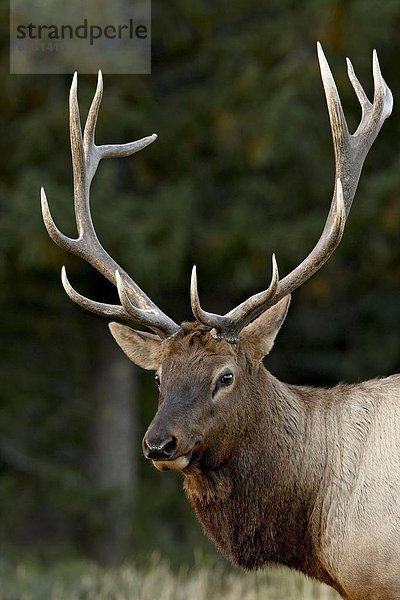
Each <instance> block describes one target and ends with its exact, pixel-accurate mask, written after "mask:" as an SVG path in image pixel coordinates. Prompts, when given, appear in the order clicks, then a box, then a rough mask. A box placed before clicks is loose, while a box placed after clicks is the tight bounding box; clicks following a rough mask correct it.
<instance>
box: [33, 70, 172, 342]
mask: <svg viewBox="0 0 400 600" xmlns="http://www.w3.org/2000/svg"><path fill="white" fill-rule="evenodd" d="M77 91H78V77H77V74H76V73H75V75H74V77H73V80H72V85H71V90H70V96H69V114H70V139H71V154H72V168H73V176H74V206H75V215H76V225H77V229H78V238H77V239H73V238H69V237H67V236H65V235H64V234H63V233H61V231H59V229H58V228H57V227H56V225H55V223H54V221H53V218H52V216H51V214H50V209H49V205H48V202H47V198H46V194H45V191H44V189H43V188H42V190H41V201H42V213H43V219H44V223H45V226H46V229H47V231H48V233H49V235H50V237H51V238H52V239H53V240H54V242H56V244H58V245H59V246H60V247H61V248H63V249H64V250H67V251H68V252H71V253H72V254H75V255H77V256H79V257H81V258H83V259H84V260H86V261H87V262H88V263H90V264H91V265H92V266H94V267H95V268H96V269H97V270H98V271H99V272H100V273H101V274H102V275H104V276H105V277H106V278H107V279H108V280H109V281H111V283H113V284H114V285H116V286H117V287H118V293H119V296H120V301H121V306H119V305H111V304H104V303H101V302H95V301H93V300H89V299H88V298H85V297H84V296H82V295H81V294H79V293H78V292H76V291H75V290H74V289H73V288H72V286H71V285H70V283H69V281H68V278H67V274H66V270H65V267H63V269H62V283H63V286H64V289H65V291H66V293H67V294H68V296H69V297H70V298H71V299H72V300H74V302H76V303H77V304H79V305H80V306H82V307H83V308H86V309H88V310H90V311H92V312H94V313H96V314H98V315H102V316H105V317H108V318H112V319H114V320H117V321H120V322H123V323H128V324H137V323H141V324H142V325H145V326H146V327H149V328H150V329H152V330H153V331H155V332H156V333H157V334H158V335H160V337H162V338H164V337H168V336H170V335H172V334H174V333H176V332H177V331H178V330H179V326H178V325H177V324H176V323H174V321H172V319H170V318H169V317H168V316H167V315H165V314H164V313H163V312H162V311H161V310H160V309H159V308H158V307H157V306H156V305H155V304H154V303H153V302H152V301H151V300H150V298H148V296H146V294H145V293H144V292H143V290H142V289H141V288H140V287H139V286H138V285H137V284H136V283H135V282H134V281H133V280H132V279H131V278H130V277H129V275H128V274H127V273H126V272H125V271H124V270H123V269H122V268H121V267H120V266H119V265H118V264H117V263H116V262H115V260H114V259H113V258H112V257H111V256H110V255H109V254H108V253H107V252H106V251H105V249H104V248H103V246H102V245H101V244H100V242H99V239H98V237H97V235H96V231H95V229H94V226H93V221H92V217H91V213H90V186H91V183H92V180H93V177H94V175H95V173H96V171H97V167H98V165H99V162H100V160H101V159H102V158H117V157H118V158H119V157H124V156H130V155H131V154H134V153H135V152H138V151H139V150H142V149H143V148H145V147H146V146H148V145H149V144H151V143H152V142H154V140H155V139H156V138H157V135H156V134H155V133H153V135H150V136H148V137H145V138H143V139H141V140H138V141H135V142H130V143H128V144H111V145H103V146H96V144H95V139H94V137H95V129H96V123H97V117H98V114H99V108H100V103H101V99H102V96H103V78H102V74H101V71H99V74H98V80H97V88H96V93H95V95H94V98H93V101H92V104H91V106H90V109H89V113H88V117H87V120H86V125H85V130H84V134H83V137H82V130H81V120H80V113H79V104H78V93H77Z"/></svg>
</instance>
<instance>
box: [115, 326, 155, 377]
mask: <svg viewBox="0 0 400 600" xmlns="http://www.w3.org/2000/svg"><path fill="white" fill-rule="evenodd" d="M109 328H110V331H111V334H112V336H113V338H114V339H115V341H116V342H117V344H118V345H119V346H120V347H121V348H122V350H123V351H124V352H125V354H126V355H127V357H128V358H129V359H130V360H131V361H132V362H134V363H135V365H138V366H139V367H142V368H143V369H149V370H151V371H157V369H158V367H159V366H160V364H161V340H160V338H159V337H158V336H157V335H155V334H153V333H147V332H146V331H137V330H136V329H131V328H130V327H128V326H127V325H121V324H120V323H110V324H109Z"/></svg>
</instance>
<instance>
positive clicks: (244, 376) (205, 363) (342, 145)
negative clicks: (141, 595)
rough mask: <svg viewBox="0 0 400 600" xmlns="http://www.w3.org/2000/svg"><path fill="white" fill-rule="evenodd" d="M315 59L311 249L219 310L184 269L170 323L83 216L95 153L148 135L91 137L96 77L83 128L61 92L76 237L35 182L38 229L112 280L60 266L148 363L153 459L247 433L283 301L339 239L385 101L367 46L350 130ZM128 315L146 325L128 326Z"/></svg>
mask: <svg viewBox="0 0 400 600" xmlns="http://www.w3.org/2000/svg"><path fill="white" fill-rule="evenodd" d="M318 59H319V65H320V70H321V76H322V82H323V85H324V89H325V95H326V99H327V105H328V111H329V117H330V123H331V129H332V135H333V144H334V151H335V169H336V173H335V186H334V192H333V198H332V202H331V206H330V211H329V214H328V217H327V220H326V223H325V226H324V229H323V232H322V234H321V237H320V239H319V240H318V242H317V244H316V245H315V247H314V249H313V250H312V251H311V252H310V254H309V255H308V256H307V257H306V258H305V259H304V260H303V261H302V262H301V263H300V264H299V265H298V266H297V267H296V268H295V269H294V270H293V271H292V272H291V273H289V274H288V275H286V276H285V277H284V278H283V279H280V278H279V274H278V267H277V263H276V260H275V257H274V256H273V258H272V278H271V283H270V285H269V286H268V288H267V289H266V290H265V291H262V292H259V293H257V294H254V295H253V296H251V297H250V298H248V299H247V300H245V301H244V302H243V303H242V304H240V305H239V306H237V307H236V308H234V309H232V310H231V311H230V312H228V313H227V314H226V315H217V314H213V313H210V312H206V311H205V310H203V308H202V307H201V305H200V301H199V295H198V291H197V275H196V269H195V268H194V269H193V272H192V279H191V305H192V311H193V314H194V316H195V319H196V321H195V322H194V323H183V324H182V325H180V326H179V325H177V324H176V323H175V322H174V321H172V320H171V319H170V318H169V317H168V316H167V315H165V314H164V313H163V312H162V311H161V310H160V309H159V308H158V307H157V306H156V305H155V304H154V303H153V302H152V301H151V300H150V299H149V298H148V297H147V296H146V294H145V293H144V292H143V291H142V290H141V289H140V287H139V286H138V285H137V284H136V283H135V282H134V281H133V280H132V279H131V278H130V277H129V275H128V274H127V273H126V272H125V271H123V270H122V269H121V267H119V266H118V265H117V263H116V262H115V261H114V260H113V259H112V258H111V256H109V254H107V252H106V251H105V250H104V248H103V247H102V246H101V244H100V242H99V240H98V238H97V235H96V233H95V230H94V226H93V223H92V219H91V214H90V207H89V191H90V185H91V182H92V179H93V176H94V174H95V172H96V169H97V166H98V164H99V162H100V160H101V159H102V158H112V157H122V156H128V155H130V154H132V153H134V152H137V151H138V150H141V149H142V148H144V147H145V146H147V145H148V144H150V143H151V142H153V141H154V140H155V139H156V137H157V136H156V135H155V134H153V135H152V136H149V137H147V138H143V139H142V140H139V141H137V142H132V143H129V144H121V145H106V146H96V145H95V142H94V133H95V125H96V121H97V116H98V112H99V107H100V101H101V97H102V91H103V85H102V77H101V73H99V77H98V84H97V90H96V93H95V96H94V99H93V102H92V105H91V107H90V110H89V114H88V118H87V121H86V126H85V130H84V134H83V136H82V132H81V125H80V115H79V107H78V100H77V76H76V74H75V76H74V78H73V82H72V86H71V92H70V136H71V152H72V164H73V174H74V204H75V213H76V222H77V228H78V234H79V235H78V238H77V239H71V238H68V237H66V236H65V235H63V234H62V233H61V232H60V231H59V230H58V229H57V228H56V226H55V224H54V221H53V220H52V217H51V215H50V211H49V207H48V204H47V200H46V195H45V193H44V190H43V189H42V211H43V218H44V222H45V225H46V228H47V231H48V233H49V235H50V236H51V238H52V239H53V240H54V241H55V242H56V243H57V244H58V245H59V246H61V247H62V248H64V249H66V250H68V251H69V252H72V253H73V254H76V255H78V256H80V257H81V258H84V259H85V260H86V261H88V262H89V263H90V264H91V265H93V266H94V267H95V268H96V269H97V270H98V271H100V272H101V273H102V274H103V275H104V276H105V277H107V279H109V280H110V281H111V282H112V283H114V284H115V285H116V286H117V289H118V294H119V299H120V303H121V304H120V305H110V304H104V303H100V302H95V301H93V300H89V299H88V298H85V297H84V296H82V295H81V294H79V293H78V292H76V291H75V290H74V289H73V288H72V286H71V285H70V283H69V281H68V279H67V275H66V271H65V268H64V267H63V269H62V283H63V286H64V289H65V291H66V292H67V294H68V295H69V296H70V298H71V299H72V300H74V301H75V302H76V303H77V304H79V305H80V306H82V307H84V308H86V309H88V310H90V311H92V312H94V313H96V314H98V315H102V316H105V317H107V318H109V319H112V320H113V322H112V323H111V324H110V329H111V332H112V334H113V336H114V338H115V339H116V341H117V342H118V344H119V345H120V346H121V348H122V349H123V351H124V352H125V353H126V354H127V356H128V357H129V358H130V359H131V360H132V361H133V362H134V363H136V364H138V365H140V366H141V367H143V368H145V369H150V370H154V371H155V372H156V375H155V379H156V383H157V385H158V386H159V390H160V396H159V408H158V411H157V414H156V416H155V417H154V419H153V421H152V423H151V424H150V427H149V428H148V430H147V433H146V435H145V437H144V440H143V450H144V453H145V455H146V457H147V458H149V459H151V460H153V461H154V464H155V465H156V466H157V467H158V468H160V469H168V468H170V469H175V470H183V469H189V468H190V467H191V465H196V464H197V465H201V464H206V465H208V466H210V467H211V468H212V467H217V466H218V465H220V464H222V463H223V462H224V461H225V460H227V459H228V458H229V456H230V455H231V454H232V453H234V452H235V449H236V446H237V445H238V444H239V443H240V442H241V440H243V438H244V437H245V435H246V423H247V422H248V421H249V419H248V417H249V414H252V415H253V416H252V419H251V420H252V422H253V423H254V418H256V416H255V415H256V410H257V397H258V394H259V390H260V388H263V389H264V393H265V388H266V386H268V377H269V374H268V372H267V371H266V369H265V368H264V367H263V365H262V359H263V357H264V356H265V355H266V354H268V352H269V351H270V350H271V348H272V346H273V343H274V340H275V336H276V334H277V332H278V331H279V329H280V327H281V325H282V323H283V321H284V319H285V316H286V313H287V310H288V307H289V301H290V294H291V293H292V292H293V291H294V290H295V289H296V288H298V287H299V286H300V285H301V284H302V283H303V282H305V281H306V280H307V279H309V278H310V277H311V276H312V275H313V274H314V273H316V272H317V271H318V270H319V269H320V268H321V267H322V265H323V264H324V263H325V262H326V261H327V260H328V258H329V257H330V256H331V254H332V253H333V251H334V250H335V248H336V247H337V246H338V244H339V242H340V240H341V238H342V235H343V231H344V226H345V223H346V219H347V217H348V214H349V211H350V208H351V205H352V201H353V198H354V194H355V191H356V188H357V184H358V180H359V177H360V173H361V169H362V165H363V163H364V160H365V157H366V155H367V153H368V151H369V149H370V147H371V146H372V144H373V142H374V140H375V138H376V136H377V135H378V133H379V130H380V128H381V127H382V124H383V122H384V120H385V119H386V118H387V117H388V116H389V114H390V112H391V109H392V95H391V92H390V90H389V88H388V87H387V85H386V83H385V81H384V79H383V77H382V74H381V71H380V68H379V63H378V59H377V56H376V53H375V52H374V54H373V63H372V64H373V77H374V100H373V103H371V102H370V101H369V100H368V98H367V96H366V94H365V92H364V90H363V88H362V87H361V84H360V83H359V81H358V79H357V77H356V75H355V73H354V70H353V67H352V65H351V63H350V61H349V60H348V76H349V79H350V81H351V84H352V86H353V88H354V91H355V93H356V95H357V98H358V100H359V102H360V104H361V109H362V117H361V121H360V124H359V126H358V128H357V130H356V131H355V133H354V134H350V133H349V131H348V128H347V123H346V119H345V116H344V114H343V110H342V106H341V102H340V99H339V95H338V92H337V89H336V85H335V82H334V79H333V76H332V73H331V71H330V69H329V66H328V63H327V61H326V59H325V56H324V54H323V51H322V49H321V46H320V45H319V44H318ZM137 323H139V324H141V325H143V326H145V327H147V328H148V329H150V330H151V331H152V333H147V332H144V331H137V330H135V329H133V328H132V327H131V326H132V325H136V324H137Z"/></svg>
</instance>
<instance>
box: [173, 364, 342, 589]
mask: <svg viewBox="0 0 400 600" xmlns="http://www.w3.org/2000/svg"><path fill="white" fill-rule="evenodd" d="M255 380H256V383H257V386H256V387H255V386H254V383H253V384H252V381H251V380H250V383H249V385H250V387H251V389H249V390H248V391H249V395H248V394H246V396H247V397H250V398H251V402H246V401H245V402H244V405H243V407H242V413H241V415H240V420H241V423H242V436H241V438H240V442H239V444H238V446H237V448H236V450H235V452H234V453H233V455H232V456H231V457H230V458H229V460H227V461H226V462H225V463H224V464H222V465H220V466H219V467H218V468H213V467H212V466H210V463H208V464H207V460H206V461H205V462H204V463H203V464H201V465H200V467H199V468H198V469H193V470H191V469H189V471H188V472H187V473H186V475H185V481H184V488H185V491H186V494H187V496H188V499H189V500H190V502H191V503H192V504H193V506H194V508H195V510H196V513H197V515H198V517H199V519H200V521H201V523H202V525H203V528H204V530H205V532H206V533H207V535H209V537H210V538H211V539H212V540H213V541H214V542H215V543H216V545H217V546H218V547H219V549H220V550H221V551H222V553H223V554H224V555H225V556H226V557H227V558H229V559H230V560H231V561H233V562H234V563H236V564H238V565H240V566H242V567H245V568H250V569H251V568H259V567H261V566H263V565H265V564H266V563H270V562H273V563H279V564H283V565H286V566H289V567H293V568H296V569H299V570H301V571H302V572H304V573H306V574H309V575H312V576H314V577H317V578H318V579H320V580H321V581H325V582H326V583H332V582H331V580H330V578H329V576H328V575H327V574H326V573H325V570H324V568H323V566H322V565H320V564H319V561H318V559H317V556H316V554H317V548H316V537H317V538H318V533H317V532H318V531H319V530H320V526H321V511H320V509H319V508H317V509H316V506H317V505H319V498H320V497H321V496H323V495H324V492H323V491H322V489H321V488H322V487H323V486H324V485H325V484H324V482H325V481H326V477H325V473H326V470H327V462H328V460H329V452H328V446H329V444H328V437H332V434H333V432H332V425H331V423H330V424H329V426H328V412H329V411H330V410H334V407H333V406H328V405H329V402H327V398H326V394H327V393H329V390H313V389H311V388H300V387H296V386H291V385H287V384H284V383H282V382H280V381H278V380H277V379H276V378H274V377H273V376H272V375H271V374H270V373H269V372H268V371H267V370H266V369H265V368H264V366H263V365H261V364H260V366H259V372H258V373H257V375H256V377H255ZM253 381H254V379H253ZM306 390H307V391H306ZM310 394H311V396H310Z"/></svg>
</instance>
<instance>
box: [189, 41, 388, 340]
mask: <svg viewBox="0 0 400 600" xmlns="http://www.w3.org/2000/svg"><path fill="white" fill-rule="evenodd" d="M317 51H318V60H319V65H320V70H321V78H322V83H323V86H324V90H325V96H326V101H327V105H328V113H329V119H330V124H331V130H332V138H333V147H334V152H335V187H334V191H333V198H332V202H331V207H330V210H329V213H328V217H327V220H326V222H325V226H324V229H323V231H322V234H321V237H320V239H319V240H318V242H317V244H316V245H315V247H314V248H313V250H312V251H311V252H310V254H309V255H308V256H307V257H306V258H305V259H304V260H303V262H301V263H300V264H299V265H298V266H297V267H296V268H295V269H294V270H293V271H292V272H291V273H289V274H288V275H286V277H284V278H283V279H282V280H280V281H278V280H277V278H275V277H274V275H273V277H272V282H271V285H270V287H269V288H268V290H266V291H265V292H261V295H260V294H255V295H254V296H251V298H249V299H248V300H246V301H245V302H243V303H242V304H241V305H240V306H238V307H236V308H235V309H233V310H231V311H230V312H229V313H227V314H226V315H223V316H221V315H214V314H212V313H206V312H205V311H203V310H202V309H201V307H200V302H199V300H198V294H197V283H196V276H194V278H193V279H192V308H193V312H194V315H195V317H196V318H197V319H198V320H200V321H201V322H203V323H204V324H206V325H208V326H210V327H213V328H214V329H215V330H216V335H217V336H218V337H222V338H224V339H227V340H230V341H232V340H235V339H236V340H237V339H238V337H239V333H240V331H241V330H242V329H243V327H245V326H246V325H247V324H248V323H250V322H251V321H252V320H254V319H255V318H257V317H258V316H259V315H260V314H261V313H262V312H264V311H265V310H267V309H268V308H270V307H271V306H273V305H275V304H277V303H278V302H279V301H280V300H281V299H282V298H283V297H284V296H287V295H288V294H291V293H292V292H293V291H294V290H295V289H296V288H298V287H299V286H300V285H301V284H302V283H304V282H305V281H307V279H309V278H310V277H311V276H312V275H313V274H314V273H316V272H317V271H318V270H319V269H320V268H321V267H322V265H323V264H324V263H325V262H326V261H327V260H328V258H329V257H330V256H331V254H332V253H333V251H334V250H335V248H336V247H337V246H338V244H339V242H340V240H341V238H342V235H343V231H344V227H345V224H346V219H347V217H348V215H349V212H350V209H351V205H352V202H353V198H354V195H355V192H356V189H357V185H358V181H359V178H360V174H361V170H362V166H363V164H364V160H365V158H366V156H367V154H368V152H369V150H370V148H371V146H372V144H373V142H374V141H375V139H376V137H377V135H378V133H379V131H380V129H381V127H382V125H383V122H384V121H385V119H386V118H387V117H388V116H389V115H390V113H391V111H392V107H393V97H392V93H391V91H390V89H389V88H388V86H387V84H386V82H385V80H384V79H383V77H382V73H381V70H380V67H379V62H378V58H377V54H376V51H375V50H374V52H373V59H372V67H373V77H374V101H373V103H371V102H370V101H369V100H368V98H367V96H366V94H365V92H364V90H363V88H362V86H361V84H360V82H359V81H358V79H357V77H356V75H355V73H354V69H353V66H352V64H351V62H350V60H349V59H347V67H348V76H349V79H350V82H351V84H352V86H353V88H354V91H355V93H356V95H357V98H358V100H359V102H360V105H361V109H362V116H361V121H360V124H359V126H358V128H357V130H356V131H355V133H354V134H350V133H349V130H348V127H347V123H346V119H345V116H344V112H343V108H342V105H341V102H340V98H339V94H338V91H337V88H336V84H335V80H334V78H333V75H332V73H331V70H330V68H329V65H328V62H327V60H326V58H325V55H324V53H323V50H322V47H321V45H320V44H319V42H318V44H317ZM195 288H196V289H195ZM263 294H265V295H264V296H263Z"/></svg>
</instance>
